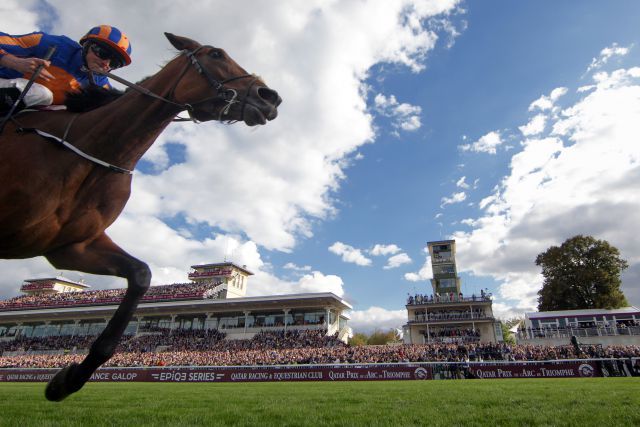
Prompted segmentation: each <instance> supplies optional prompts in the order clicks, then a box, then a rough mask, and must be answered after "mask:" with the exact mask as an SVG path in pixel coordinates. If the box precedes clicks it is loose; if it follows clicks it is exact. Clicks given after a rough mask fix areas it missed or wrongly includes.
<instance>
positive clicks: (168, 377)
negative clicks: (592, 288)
mask: <svg viewBox="0 0 640 427" xmlns="http://www.w3.org/2000/svg"><path fill="white" fill-rule="evenodd" d="M57 371H58V370H57V369H20V368H4V369H0V382H13V381H17V382H43V381H49V380H50V379H51V378H52V377H53V375H55V373H56V372H57ZM602 376H640V359H639V358H634V359H624V360H623V359H597V360H596V359H589V360H571V361H544V362H484V363H483V362H469V363H390V364H340V365H279V366H175V367H135V368H103V369H98V370H97V371H96V372H95V373H94V374H93V376H92V377H91V381H109V382H264V381H271V382H273V381H381V380H382V381H384V380H432V379H494V378H495V379H506V378H585V377H602Z"/></svg>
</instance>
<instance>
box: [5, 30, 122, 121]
mask: <svg viewBox="0 0 640 427" xmlns="http://www.w3.org/2000/svg"><path fill="white" fill-rule="evenodd" d="M50 46H56V51H55V53H54V54H53V57H52V58H51V60H50V61H45V60H44V59H42V58H43V57H44V56H45V53H46V51H47V49H48V48H49V47H50ZM130 55H131V43H129V39H128V38H127V36H126V35H125V34H124V33H123V32H121V31H120V30H118V29H117V28H116V27H112V26H109V25H100V26H97V27H93V28H92V29H90V30H89V32H88V33H87V34H85V35H84V36H83V37H82V38H81V39H80V42H79V43H77V42H75V41H73V40H71V39H70V38H68V37H66V36H54V35H50V34H45V33H43V32H34V33H31V34H24V35H17V36H15V35H9V34H5V33H2V32H0V112H2V111H5V112H6V111H8V110H9V108H10V107H11V106H12V105H13V103H14V102H15V100H16V99H17V98H18V96H19V95H20V92H21V91H22V90H24V87H25V86H26V84H27V82H28V81H29V78H30V77H31V75H32V73H33V72H34V71H35V69H36V68H37V67H38V66H39V65H41V64H44V66H45V68H43V69H42V71H41V72H40V75H39V76H38V78H37V80H36V83H34V84H33V86H32V87H31V89H29V92H28V93H27V94H25V97H24V99H23V102H24V106H21V107H25V106H26V107H29V106H32V105H52V104H55V105H60V104H64V100H65V98H66V95H67V93H70V92H71V93H74V92H78V91H80V89H82V88H86V87H88V86H90V85H96V86H101V87H104V88H110V87H111V85H110V83H109V80H108V79H107V77H106V76H104V75H99V74H98V75H97V74H94V72H97V73H105V72H108V71H109V70H113V69H115V68H120V67H123V66H125V65H129V64H130V63H131V56H130ZM7 104H8V105H7Z"/></svg>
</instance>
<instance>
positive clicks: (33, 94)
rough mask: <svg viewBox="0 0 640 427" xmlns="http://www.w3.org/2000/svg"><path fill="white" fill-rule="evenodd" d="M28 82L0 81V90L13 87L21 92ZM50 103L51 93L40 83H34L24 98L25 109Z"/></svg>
mask: <svg viewBox="0 0 640 427" xmlns="http://www.w3.org/2000/svg"><path fill="white" fill-rule="evenodd" d="M28 82H29V80H27V79H22V78H18V79H0V88H3V87H15V88H17V89H18V90H20V92H22V91H23V90H24V88H25V86H26V85H27V83H28ZM51 103H53V93H51V91H50V90H49V89H48V88H46V87H44V86H42V85H41V84H40V83H34V84H33V85H32V86H31V89H29V92H27V94H26V95H25V97H24V105H26V106H27V107H31V106H32V105H51Z"/></svg>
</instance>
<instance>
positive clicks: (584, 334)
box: [516, 306, 640, 346]
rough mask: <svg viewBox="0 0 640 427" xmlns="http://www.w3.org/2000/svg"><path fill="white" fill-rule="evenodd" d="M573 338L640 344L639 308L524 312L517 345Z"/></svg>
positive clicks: (601, 343) (593, 343) (583, 341)
mask: <svg viewBox="0 0 640 427" xmlns="http://www.w3.org/2000/svg"><path fill="white" fill-rule="evenodd" d="M574 336H575V337H576V338H578V339H579V340H580V342H581V343H583V344H590V345H636V346H638V345H640V309H639V308H637V307H633V306H632V307H622V308H616V309H611V310H606V309H589V310H558V311H540V312H533V313H525V319H524V322H522V323H521V324H520V325H519V328H518V331H517V332H516V341H517V342H518V343H519V344H535V345H547V346H552V345H559V344H563V343H566V342H567V340H568V339H570V338H571V337H574Z"/></svg>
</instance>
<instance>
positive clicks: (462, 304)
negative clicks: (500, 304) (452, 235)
mask: <svg viewBox="0 0 640 427" xmlns="http://www.w3.org/2000/svg"><path fill="white" fill-rule="evenodd" d="M427 247H428V249H429V255H431V269H432V271H433V279H431V289H432V292H431V294H430V295H427V294H415V295H409V298H408V299H407V305H406V308H407V317H408V322H407V324H406V325H404V327H403V329H404V342H405V344H431V343H451V344H460V345H464V344H473V343H479V342H497V341H502V329H501V327H500V322H499V321H497V320H496V319H495V318H494V317H493V310H492V307H491V306H492V301H491V294H488V293H485V291H480V294H479V295H476V294H472V295H463V293H462V290H461V287H460V277H458V269H457V267H456V241H455V240H440V241H435V242H428V243H427Z"/></svg>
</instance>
